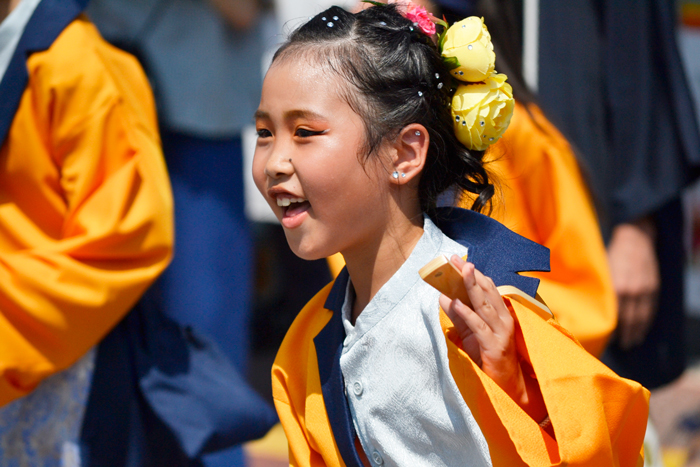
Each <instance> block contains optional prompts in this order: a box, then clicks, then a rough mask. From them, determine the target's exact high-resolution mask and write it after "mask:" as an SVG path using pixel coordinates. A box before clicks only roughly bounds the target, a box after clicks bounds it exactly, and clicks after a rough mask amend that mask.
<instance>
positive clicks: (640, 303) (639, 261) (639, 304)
mask: <svg viewBox="0 0 700 467" xmlns="http://www.w3.org/2000/svg"><path fill="white" fill-rule="evenodd" d="M654 237H655V227H654V225H653V223H652V222H651V221H649V220H642V221H640V222H637V223H635V224H620V225H618V226H617V227H615V229H614V230H613V235H612V239H611V240H610V245H609V246H608V262H609V264H610V273H611V275H612V281H613V286H614V287H615V292H616V293H617V302H618V305H617V306H618V318H619V321H618V325H617V337H618V342H619V344H620V347H621V348H623V349H630V348H632V347H634V346H636V345H639V344H641V343H642V342H643V341H644V339H645V338H646V336H647V333H648V332H649V328H650V326H651V323H652V322H653V321H654V316H655V315H656V308H657V297H658V293H659V287H660V284H661V281H660V278H659V264H658V260H657V258H656V250H655V248H654Z"/></svg>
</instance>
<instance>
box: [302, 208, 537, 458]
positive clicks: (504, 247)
mask: <svg viewBox="0 0 700 467" xmlns="http://www.w3.org/2000/svg"><path fill="white" fill-rule="evenodd" d="M432 220H433V222H434V223H435V225H437V227H438V228H439V229H440V230H442V232H443V233H444V234H445V235H447V236H448V237H450V238H451V239H453V240H455V241H456V242H457V243H460V244H461V245H464V246H466V247H467V248H468V249H469V261H470V262H472V263H474V266H476V268H477V269H478V270H479V271H481V272H482V273H484V274H485V275H486V276H488V277H490V278H491V279H493V281H494V282H495V283H496V285H497V286H500V285H513V286H515V287H517V288H519V289H520V290H522V291H523V292H525V293H527V294H529V295H531V296H532V297H534V296H535V294H536V293H537V287H538V286H539V283H540V281H539V279H535V278H532V277H526V276H521V275H519V274H518V273H519V272H525V271H549V249H548V248H546V247H544V246H542V245H539V244H537V243H535V242H533V241H530V240H528V239H526V238H524V237H522V236H520V235H518V234H516V233H515V232H513V231H511V230H509V229H507V228H506V227H505V226H504V225H503V224H501V223H500V222H498V221H495V220H493V219H491V218H490V217H486V216H484V215H482V214H479V213H476V212H474V211H468V210H465V209H459V208H438V210H437V212H436V214H435V216H434V217H433V218H432ZM349 279H350V276H349V275H348V272H347V269H346V268H343V270H342V271H341V272H340V274H339V275H338V277H337V278H336V280H335V283H334V284H333V287H331V291H330V293H329V294H328V297H327V298H326V302H325V304H324V307H325V308H326V309H327V310H330V311H332V312H333V316H332V317H331V319H330V321H329V322H328V324H326V326H325V327H324V328H323V329H322V330H321V332H319V333H318V335H317V336H316V337H315V338H314V346H315V347H316V355H317V358H318V373H319V376H320V378H321V390H322V392H323V401H324V404H325V406H326V413H327V414H328V420H329V421H330V424H331V430H332V431H333V437H334V439H335V442H336V446H338V451H339V452H340V455H341V456H342V458H343V461H344V462H345V465H346V466H347V467H362V462H361V461H360V458H359V456H358V453H357V450H356V449H355V437H356V436H357V435H356V433H355V427H354V424H353V421H352V415H351V413H350V407H349V406H348V401H347V399H346V398H345V388H344V386H345V383H344V381H343V374H342V371H341V369H340V356H341V354H342V351H343V340H344V339H345V329H344V328H343V322H342V309H343V303H344V301H345V292H346V289H347V284H348V280H349Z"/></svg>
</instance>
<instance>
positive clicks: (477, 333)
mask: <svg viewBox="0 0 700 467" xmlns="http://www.w3.org/2000/svg"><path fill="white" fill-rule="evenodd" d="M450 308H451V309H452V312H453V313H454V314H455V315H457V317H458V319H461V320H463V321H464V322H465V323H466V325H467V326H468V327H469V329H470V330H471V332H472V333H473V334H474V337H475V338H476V340H477V341H478V342H479V347H481V349H482V350H486V349H493V348H495V347H497V346H498V344H499V342H498V339H497V337H496V335H495V334H494V333H493V330H492V329H491V328H490V327H489V325H488V324H487V323H486V321H484V320H483V318H482V317H481V316H479V315H478V314H477V313H476V312H475V311H474V310H473V309H471V308H470V307H468V306H467V305H465V304H464V303H462V302H461V301H460V300H459V299H456V300H452V306H451V307H450Z"/></svg>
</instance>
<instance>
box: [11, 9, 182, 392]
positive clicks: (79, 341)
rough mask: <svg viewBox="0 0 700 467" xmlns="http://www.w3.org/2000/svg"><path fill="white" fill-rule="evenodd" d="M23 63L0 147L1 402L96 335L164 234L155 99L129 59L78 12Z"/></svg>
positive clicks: (160, 249)
mask: <svg viewBox="0 0 700 467" xmlns="http://www.w3.org/2000/svg"><path fill="white" fill-rule="evenodd" d="M27 71H28V75H29V80H28V83H27V86H26V88H25V89H24V91H23V94H22V96H21V101H20V103H19V107H18V109H17V112H16V114H15V115H14V118H13V120H12V122H11V126H10V127H9V132H8V134H7V137H6V139H5V141H3V142H2V146H1V147H0V405H4V404H6V403H8V402H10V401H12V400H13V399H16V398H18V397H21V396H23V395H25V394H27V393H28V392H29V391H31V390H32V389H33V388H35V387H36V385H37V384H38V383H39V382H41V381H42V380H43V379H44V378H46V377H48V376H50V375H52V374H54V373H56V372H58V371H61V370H63V369H65V368H66V367H68V366H70V365H71V364H72V363H73V362H75V361H76V360H77V359H78V358H80V357H81V356H82V355H83V354H85V353H86V352H87V351H88V350H89V349H90V348H91V347H93V346H94V345H95V344H96V343H97V342H99V341H100V339H101V338H102V337H103V336H104V335H105V334H107V332H108V331H109V330H110V329H111V328H112V327H113V326H114V325H115V324H117V323H118V322H119V321H120V320H121V318H122V317H123V316H124V315H125V314H126V313H127V311H129V309H130V308H131V307H132V306H133V305H134V303H135V302H136V300H137V299H138V298H139V297H140V295H141V294H142V293H143V291H144V290H145V289H146V288H147V287H148V285H149V284H150V283H151V282H152V281H153V280H154V279H155V277H156V276H157V275H158V274H159V273H160V272H161V271H162V270H163V269H164V268H165V266H166V265H167V263H168V261H169V260H170V256H171V249H172V243H173V225H172V195H171V192H170V184H169V180H168V176H167V172H166V169H165V164H164V161H163V157H162V154H161V150H160V140H159V136H158V131H157V123H156V116H155V111H154V108H155V106H154V103H153V98H152V95H151V92H150V88H149V86H148V82H147V80H146V78H145V76H144V74H143V72H142V71H141V68H140V67H139V65H138V63H137V62H136V60H135V59H134V58H133V57H131V56H129V55H127V54H125V53H123V52H121V51H118V50H117V49H115V48H113V47H112V46H110V45H108V44H107V43H106V42H104V41H103V40H102V38H101V37H100V36H99V34H98V32H97V30H96V29H95V28H94V27H93V26H92V24H90V22H89V21H88V20H87V19H86V18H85V17H79V18H78V19H76V20H75V21H73V22H72V23H71V24H70V25H69V26H68V27H67V28H66V29H65V30H63V32H62V33H61V34H60V35H59V36H58V38H57V39H56V40H55V41H54V43H53V45H51V47H50V48H49V49H48V50H45V51H41V52H35V53H33V54H31V55H30V56H29V57H28V58H27Z"/></svg>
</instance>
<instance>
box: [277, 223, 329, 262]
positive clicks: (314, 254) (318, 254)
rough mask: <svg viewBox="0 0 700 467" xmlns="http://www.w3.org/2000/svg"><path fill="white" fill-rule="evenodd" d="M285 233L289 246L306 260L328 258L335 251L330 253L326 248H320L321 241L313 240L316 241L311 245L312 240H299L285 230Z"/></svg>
mask: <svg viewBox="0 0 700 467" xmlns="http://www.w3.org/2000/svg"><path fill="white" fill-rule="evenodd" d="M285 235H286V237H287V244H288V245H289V248H290V249H291V250H292V253H294V254H295V255H297V256H298V257H299V258H301V259H303V260H306V261H315V260H317V259H323V258H327V257H329V256H331V255H333V254H335V252H331V253H329V252H328V251H326V249H325V248H320V249H319V248H318V245H319V243H320V242H311V243H314V244H312V245H309V243H310V242H308V241H302V242H299V241H298V240H297V239H295V238H290V237H291V236H290V235H289V234H288V233H287V231H286V230H285Z"/></svg>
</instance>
